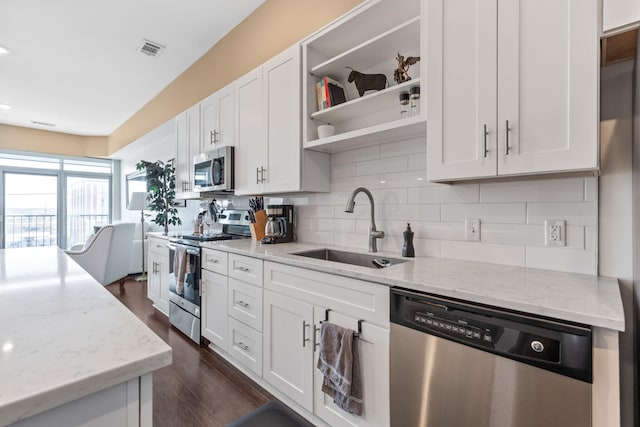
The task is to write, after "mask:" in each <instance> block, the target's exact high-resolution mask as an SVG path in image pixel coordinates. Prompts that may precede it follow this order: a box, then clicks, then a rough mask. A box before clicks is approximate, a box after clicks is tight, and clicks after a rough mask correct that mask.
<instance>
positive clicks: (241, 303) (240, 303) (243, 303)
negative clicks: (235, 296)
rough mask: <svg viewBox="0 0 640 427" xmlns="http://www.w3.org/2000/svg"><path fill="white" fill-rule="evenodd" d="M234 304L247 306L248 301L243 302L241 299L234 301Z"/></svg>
mask: <svg viewBox="0 0 640 427" xmlns="http://www.w3.org/2000/svg"><path fill="white" fill-rule="evenodd" d="M236 304H238V305H239V306H240V307H244V308H249V303H248V302H244V301H242V300H240V301H236Z"/></svg>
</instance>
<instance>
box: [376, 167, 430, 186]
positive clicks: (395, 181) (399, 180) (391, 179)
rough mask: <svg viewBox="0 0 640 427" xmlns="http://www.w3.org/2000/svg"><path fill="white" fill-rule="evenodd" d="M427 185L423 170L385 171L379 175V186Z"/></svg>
mask: <svg viewBox="0 0 640 427" xmlns="http://www.w3.org/2000/svg"><path fill="white" fill-rule="evenodd" d="M425 185H427V179H426V175H425V171H410V172H399V173H386V174H381V175H380V188H409V187H424V186H425Z"/></svg>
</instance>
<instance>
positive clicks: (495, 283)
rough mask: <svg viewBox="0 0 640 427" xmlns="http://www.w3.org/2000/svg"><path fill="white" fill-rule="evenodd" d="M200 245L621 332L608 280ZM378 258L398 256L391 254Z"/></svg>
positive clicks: (293, 246)
mask: <svg viewBox="0 0 640 427" xmlns="http://www.w3.org/2000/svg"><path fill="white" fill-rule="evenodd" d="M200 245H201V246H202V247H203V248H211V249H218V250H223V251H226V252H232V253H237V254H240V255H247V256H252V257H258V258H261V259H264V260H267V261H274V262H279V263H283V264H288V265H292V266H297V267H302V268H307V269H311V270H316V271H322V272H325V273H332V274H338V275H342V276H346V277H351V278H355V279H362V280H366V281H370V282H375V283H380V284H383V285H387V286H399V287H403V288H407V289H413V290H417V291H422V292H429V293H433V294H438V295H442V296H448V297H452V298H458V299H462V300H466V301H472V302H476V303H481V304H488V305H492V306H497V307H502V308H507V309H511V310H517V311H521V312H525V313H531V314H536V315H541V316H546V317H551V318H555V319H562V320H567V321H571V322H577V323H583V324H587V325H592V326H597V327H603V328H608V329H613V330H617V331H623V330H624V312H623V307H622V298H621V296H620V289H619V285H618V281H617V280H616V279H614V278H609V277H599V276H589V275H584V274H573V273H563V272H557V271H549V270H539V269H531V268H523V267H511V266H504V265H496V264H485V263H479V262H470V261H459V260H453V259H445V258H434V257H417V258H406V259H407V260H408V261H407V262H404V263H401V264H398V265H392V266H390V267H386V268H383V269H376V268H368V267H360V266H353V265H349V264H342V263H337V262H332V261H324V260H318V259H313V258H307V257H301V256H299V255H292V253H294V252H302V251H306V250H311V249H318V248H324V247H328V248H333V249H338V250H351V251H355V252H360V253H366V250H359V249H355V250H354V249H352V248H339V247H332V246H326V245H317V244H307V243H280V244H275V245H266V244H264V245H263V244H261V243H259V242H255V241H252V240H226V241H218V242H206V243H201V244H200ZM378 254H379V255H380V256H383V257H384V256H387V257H391V258H401V257H400V256H398V255H397V254H389V253H384V252H379V253H378Z"/></svg>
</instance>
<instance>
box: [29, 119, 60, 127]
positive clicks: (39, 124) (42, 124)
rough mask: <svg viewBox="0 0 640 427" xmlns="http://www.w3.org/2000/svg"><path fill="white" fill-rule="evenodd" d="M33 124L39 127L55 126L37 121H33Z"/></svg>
mask: <svg viewBox="0 0 640 427" xmlns="http://www.w3.org/2000/svg"><path fill="white" fill-rule="evenodd" d="M31 123H33V124H34V125H38V126H51V127H53V126H55V125H54V124H53V123H47V122H38V121H36V120H31Z"/></svg>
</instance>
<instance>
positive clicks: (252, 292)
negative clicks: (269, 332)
mask: <svg viewBox="0 0 640 427" xmlns="http://www.w3.org/2000/svg"><path fill="white" fill-rule="evenodd" d="M227 310H228V313H229V316H232V317H234V318H235V319H236V320H239V321H241V322H242V323H244V324H246V325H249V326H251V327H252V328H253V329H256V330H258V331H259V332H262V288H258V287H256V286H253V285H249V284H247V283H244V282H241V281H239V280H236V279H229V293H228V304H227Z"/></svg>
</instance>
